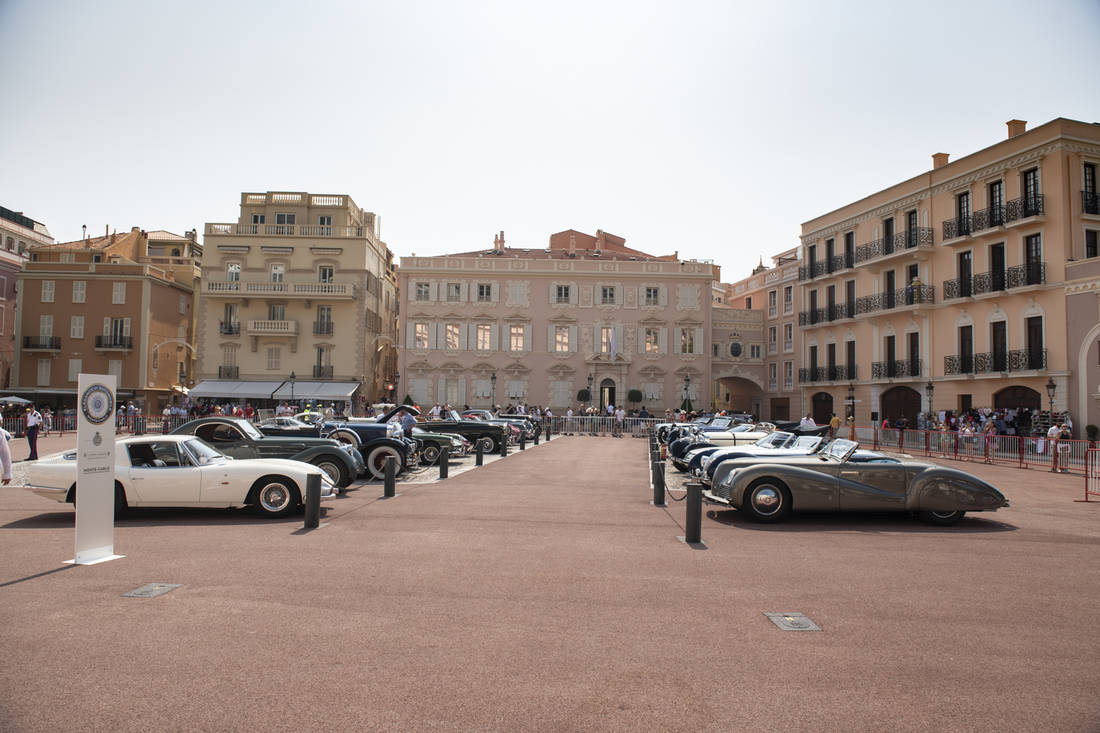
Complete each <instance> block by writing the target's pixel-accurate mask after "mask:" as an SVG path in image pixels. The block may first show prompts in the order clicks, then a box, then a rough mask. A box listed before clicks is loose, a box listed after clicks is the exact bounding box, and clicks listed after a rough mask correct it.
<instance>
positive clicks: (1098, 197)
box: [1081, 191, 1100, 214]
mask: <svg viewBox="0 0 1100 733" xmlns="http://www.w3.org/2000/svg"><path fill="white" fill-rule="evenodd" d="M1081 212H1082V213H1085V214H1100V194H1097V193H1096V191H1082V192H1081Z"/></svg>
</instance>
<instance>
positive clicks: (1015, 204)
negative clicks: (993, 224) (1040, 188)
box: [1005, 193, 1043, 222]
mask: <svg viewBox="0 0 1100 733" xmlns="http://www.w3.org/2000/svg"><path fill="white" fill-rule="evenodd" d="M1042 215H1043V194H1041V193H1038V194H1035V195H1034V196H1024V197H1021V198H1018V199H1012V200H1011V201H1009V202H1008V203H1007V204H1005V221H1006V222H1009V221H1016V220H1018V219H1026V218H1028V217H1029V216H1042Z"/></svg>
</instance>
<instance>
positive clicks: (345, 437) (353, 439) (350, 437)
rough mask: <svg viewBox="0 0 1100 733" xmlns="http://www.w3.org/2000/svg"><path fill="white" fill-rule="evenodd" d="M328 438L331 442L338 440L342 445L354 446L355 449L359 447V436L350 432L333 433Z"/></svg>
mask: <svg viewBox="0 0 1100 733" xmlns="http://www.w3.org/2000/svg"><path fill="white" fill-rule="evenodd" d="M326 437H328V438H329V439H331V440H338V441H340V442H341V443H346V444H348V445H350V446H354V447H355V448H358V447H359V436H358V435H356V434H355V433H353V432H352V431H350V430H337V431H335V432H333V433H330V434H329V435H328V436H326Z"/></svg>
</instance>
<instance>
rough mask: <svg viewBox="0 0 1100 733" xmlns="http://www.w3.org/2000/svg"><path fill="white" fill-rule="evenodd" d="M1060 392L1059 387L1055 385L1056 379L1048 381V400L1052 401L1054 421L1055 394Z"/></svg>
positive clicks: (1051, 415)
mask: <svg viewBox="0 0 1100 733" xmlns="http://www.w3.org/2000/svg"><path fill="white" fill-rule="evenodd" d="M1057 391H1058V385H1057V384H1055V383H1054V377H1049V378H1048V379H1047V399H1048V400H1050V419H1051V420H1053V419H1054V394H1055V393H1056V392H1057Z"/></svg>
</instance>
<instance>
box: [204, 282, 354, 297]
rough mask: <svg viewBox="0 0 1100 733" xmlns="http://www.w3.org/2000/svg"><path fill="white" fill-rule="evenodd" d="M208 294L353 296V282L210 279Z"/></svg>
mask: <svg viewBox="0 0 1100 733" xmlns="http://www.w3.org/2000/svg"><path fill="white" fill-rule="evenodd" d="M206 293H207V295H228V296H231V297H237V298H245V297H249V296H279V297H298V298H353V297H355V285H354V284H353V283H316V282H281V283H273V282H264V281H261V282H243V281H240V280H210V281H207V283H206Z"/></svg>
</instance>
